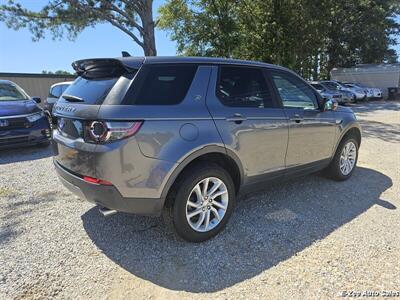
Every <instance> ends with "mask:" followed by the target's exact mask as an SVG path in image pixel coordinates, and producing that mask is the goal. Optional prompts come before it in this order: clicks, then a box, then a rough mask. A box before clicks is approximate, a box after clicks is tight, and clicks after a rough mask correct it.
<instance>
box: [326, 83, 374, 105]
mask: <svg viewBox="0 0 400 300" xmlns="http://www.w3.org/2000/svg"><path fill="white" fill-rule="evenodd" d="M321 83H322V84H325V85H329V86H330V88H331V89H336V90H339V91H347V92H351V93H352V94H353V95H354V100H355V101H360V100H366V98H367V94H366V93H365V91H364V89H361V88H351V87H347V86H345V85H344V84H342V83H341V82H339V81H335V80H324V81H321Z"/></svg>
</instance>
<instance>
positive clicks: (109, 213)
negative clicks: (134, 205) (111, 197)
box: [99, 207, 118, 217]
mask: <svg viewBox="0 0 400 300" xmlns="http://www.w3.org/2000/svg"><path fill="white" fill-rule="evenodd" d="M99 212H100V213H101V214H102V215H103V216H104V217H109V216H112V215H115V214H116V213H117V212H118V211H116V210H114V209H109V208H106V207H99Z"/></svg>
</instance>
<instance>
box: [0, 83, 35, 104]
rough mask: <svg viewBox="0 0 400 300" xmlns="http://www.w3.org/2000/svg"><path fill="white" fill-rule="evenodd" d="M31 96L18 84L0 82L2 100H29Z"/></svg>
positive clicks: (0, 98)
mask: <svg viewBox="0 0 400 300" xmlns="http://www.w3.org/2000/svg"><path fill="white" fill-rule="evenodd" d="M28 99H29V96H28V95H27V94H26V93H25V92H24V91H23V90H22V89H21V88H20V87H18V86H16V85H14V84H10V83H0V101H16V100H28Z"/></svg>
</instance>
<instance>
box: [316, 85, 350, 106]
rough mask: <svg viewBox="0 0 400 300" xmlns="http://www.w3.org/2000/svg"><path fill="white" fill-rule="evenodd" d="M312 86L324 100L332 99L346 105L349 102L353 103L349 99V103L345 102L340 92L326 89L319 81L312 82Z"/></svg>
mask: <svg viewBox="0 0 400 300" xmlns="http://www.w3.org/2000/svg"><path fill="white" fill-rule="evenodd" d="M310 84H311V86H312V87H313V88H315V89H316V90H317V91H318V93H320V95H321V96H322V97H324V98H328V99H331V100H332V101H336V102H337V103H339V104H345V103H347V102H351V101H350V100H349V99H346V100H347V101H345V100H344V99H343V95H342V94H341V93H340V92H338V91H332V90H328V89H327V88H325V87H324V86H323V85H322V84H320V83H319V82H317V81H312V82H310Z"/></svg>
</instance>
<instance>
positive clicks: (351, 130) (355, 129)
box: [332, 123, 362, 158]
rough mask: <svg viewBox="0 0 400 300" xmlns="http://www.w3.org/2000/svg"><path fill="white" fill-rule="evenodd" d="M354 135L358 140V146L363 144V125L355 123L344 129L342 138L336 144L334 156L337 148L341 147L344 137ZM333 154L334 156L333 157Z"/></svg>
mask: <svg viewBox="0 0 400 300" xmlns="http://www.w3.org/2000/svg"><path fill="white" fill-rule="evenodd" d="M350 135H352V136H354V137H355V138H356V140H357V143H358V147H360V145H361V137H362V135H361V127H360V126H359V125H358V124H357V123H353V124H351V125H350V126H348V127H347V128H346V129H345V130H343V131H342V133H341V135H340V138H339V139H338V140H337V142H336V145H335V151H334V152H333V156H334V155H335V153H336V151H337V148H338V147H339V145H340V143H341V142H342V141H343V139H344V138H346V137H348V136H350ZM333 156H332V158H333Z"/></svg>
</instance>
